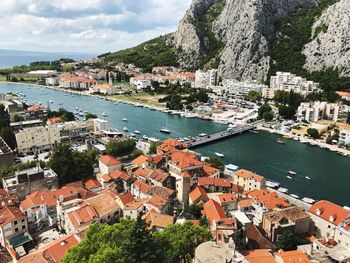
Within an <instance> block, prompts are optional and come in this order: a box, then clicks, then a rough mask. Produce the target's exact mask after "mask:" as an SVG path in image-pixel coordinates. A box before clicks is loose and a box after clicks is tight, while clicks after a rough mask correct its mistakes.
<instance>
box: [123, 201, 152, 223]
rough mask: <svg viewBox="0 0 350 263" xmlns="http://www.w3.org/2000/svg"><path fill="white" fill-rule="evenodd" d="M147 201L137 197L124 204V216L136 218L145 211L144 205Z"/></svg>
mask: <svg viewBox="0 0 350 263" xmlns="http://www.w3.org/2000/svg"><path fill="white" fill-rule="evenodd" d="M147 201H148V200H147V199H139V200H134V201H132V202H130V203H128V204H126V205H125V206H124V209H123V215H124V217H130V218H131V219H135V220H136V219H137V217H138V216H139V215H140V214H141V213H145V212H146V211H147V209H146V207H145V203H146V202H147Z"/></svg>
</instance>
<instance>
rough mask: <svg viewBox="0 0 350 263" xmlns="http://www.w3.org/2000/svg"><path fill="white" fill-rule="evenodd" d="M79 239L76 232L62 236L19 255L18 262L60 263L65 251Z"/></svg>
mask: <svg viewBox="0 0 350 263" xmlns="http://www.w3.org/2000/svg"><path fill="white" fill-rule="evenodd" d="M81 239H82V237H81V236H80V235H78V234H73V235H68V236H63V237H61V238H59V239H57V240H54V241H52V242H50V243H48V244H46V245H44V246H43V247H41V248H39V249H37V250H35V251H34V252H32V253H30V254H28V255H26V256H24V257H21V258H20V259H19V260H18V263H32V262H35V263H60V262H61V261H62V259H63V257H64V255H65V254H66V253H67V251H68V250H69V249H70V248H73V247H75V246H76V245H77V244H78V243H79V242H80V241H81Z"/></svg>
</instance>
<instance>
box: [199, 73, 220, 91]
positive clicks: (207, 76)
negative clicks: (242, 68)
mask: <svg viewBox="0 0 350 263" xmlns="http://www.w3.org/2000/svg"><path fill="white" fill-rule="evenodd" d="M218 83H219V76H218V71H217V69H211V70H208V71H202V70H197V71H196V75H195V82H194V87H195V88H197V89H210V88H211V87H213V86H216V85H218Z"/></svg>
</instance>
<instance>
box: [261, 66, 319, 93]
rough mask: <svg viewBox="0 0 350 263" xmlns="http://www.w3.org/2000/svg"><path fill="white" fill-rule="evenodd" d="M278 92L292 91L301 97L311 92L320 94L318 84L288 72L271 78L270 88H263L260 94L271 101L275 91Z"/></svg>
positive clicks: (278, 73) (279, 73)
mask: <svg viewBox="0 0 350 263" xmlns="http://www.w3.org/2000/svg"><path fill="white" fill-rule="evenodd" d="M279 90H280V91H286V92H290V91H293V92H294V93H298V94H301V95H303V96H306V95H308V94H310V93H313V92H321V89H320V88H319V84H318V83H315V82H313V81H309V80H307V79H305V78H302V77H298V76H296V75H294V74H292V73H289V72H277V74H276V76H272V77H271V80H270V87H267V88H264V89H263V91H262V94H263V97H264V98H268V99H273V97H274V96H275V93H276V91H279Z"/></svg>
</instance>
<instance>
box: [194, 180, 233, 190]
mask: <svg viewBox="0 0 350 263" xmlns="http://www.w3.org/2000/svg"><path fill="white" fill-rule="evenodd" d="M198 185H201V186H202V185H208V186H215V187H224V188H231V187H232V182H231V179H228V178H208V177H199V178H198Z"/></svg>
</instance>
